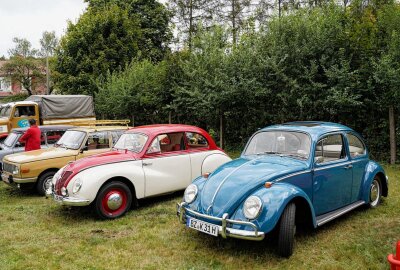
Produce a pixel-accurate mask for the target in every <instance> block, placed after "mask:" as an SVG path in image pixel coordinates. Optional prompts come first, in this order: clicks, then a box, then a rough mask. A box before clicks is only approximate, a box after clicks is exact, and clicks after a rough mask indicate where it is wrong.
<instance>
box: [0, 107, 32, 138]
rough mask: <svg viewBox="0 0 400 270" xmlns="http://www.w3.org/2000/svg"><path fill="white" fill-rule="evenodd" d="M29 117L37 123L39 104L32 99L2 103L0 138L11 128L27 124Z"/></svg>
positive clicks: (26, 125) (5, 135)
mask: <svg viewBox="0 0 400 270" xmlns="http://www.w3.org/2000/svg"><path fill="white" fill-rule="evenodd" d="M29 119H35V120H36V123H38V125H39V124H40V121H39V106H38V104H37V103H36V102H32V101H18V102H11V103H7V104H4V105H3V106H2V108H1V110H0V139H4V138H5V137H7V135H8V133H9V132H10V131H11V129H13V128H22V127H28V126H29V122H28V121H29Z"/></svg>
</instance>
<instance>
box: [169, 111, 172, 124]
mask: <svg viewBox="0 0 400 270" xmlns="http://www.w3.org/2000/svg"><path fill="white" fill-rule="evenodd" d="M168 123H169V124H172V112H169V113H168Z"/></svg>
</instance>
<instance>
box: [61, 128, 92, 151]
mask: <svg viewBox="0 0 400 270" xmlns="http://www.w3.org/2000/svg"><path fill="white" fill-rule="evenodd" d="M85 137H86V132H83V131H77V130H67V131H66V132H65V133H64V135H63V136H62V137H61V138H60V139H59V140H58V142H57V143H56V144H55V145H54V146H56V147H59V146H60V147H65V148H68V149H74V150H77V149H79V147H80V146H81V145H82V142H83V140H84V139H85Z"/></svg>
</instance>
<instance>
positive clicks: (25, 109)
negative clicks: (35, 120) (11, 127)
mask: <svg viewBox="0 0 400 270" xmlns="http://www.w3.org/2000/svg"><path fill="white" fill-rule="evenodd" d="M34 115H35V106H17V107H15V111H14V117H29V116H34Z"/></svg>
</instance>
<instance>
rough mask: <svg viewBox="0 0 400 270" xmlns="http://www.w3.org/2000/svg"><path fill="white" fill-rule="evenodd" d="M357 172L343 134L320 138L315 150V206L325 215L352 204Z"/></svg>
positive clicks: (318, 213)
mask: <svg viewBox="0 0 400 270" xmlns="http://www.w3.org/2000/svg"><path fill="white" fill-rule="evenodd" d="M352 181H353V172H352V164H351V160H350V159H349V157H348V154H347V147H346V143H345V140H344V137H343V134H341V133H336V134H329V135H327V136H324V137H322V138H320V139H319V140H318V142H317V144H316V147H315V152H314V171H313V205H314V209H315V212H316V215H321V214H324V213H327V212H330V211H333V210H336V209H338V208H341V207H343V206H345V205H348V204H350V203H351V188H352Z"/></svg>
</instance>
